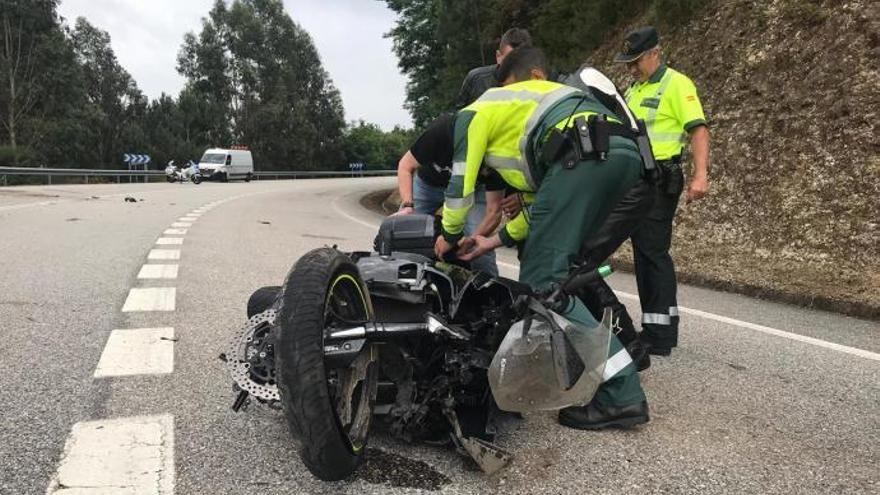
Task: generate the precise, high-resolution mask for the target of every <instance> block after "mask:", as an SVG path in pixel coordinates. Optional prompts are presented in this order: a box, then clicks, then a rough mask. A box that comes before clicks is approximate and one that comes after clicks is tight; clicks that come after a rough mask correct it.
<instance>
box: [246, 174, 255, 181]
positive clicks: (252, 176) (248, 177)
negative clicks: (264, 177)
mask: <svg viewBox="0 0 880 495" xmlns="http://www.w3.org/2000/svg"><path fill="white" fill-rule="evenodd" d="M253 178H254V174H252V173H250V172H248V173H247V175H245V176H244V181H245V182H250V181H251V179H253Z"/></svg>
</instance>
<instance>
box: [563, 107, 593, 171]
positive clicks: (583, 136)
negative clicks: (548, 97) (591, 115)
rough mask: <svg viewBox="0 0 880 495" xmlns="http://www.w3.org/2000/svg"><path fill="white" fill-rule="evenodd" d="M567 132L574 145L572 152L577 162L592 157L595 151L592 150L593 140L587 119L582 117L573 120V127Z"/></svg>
mask: <svg viewBox="0 0 880 495" xmlns="http://www.w3.org/2000/svg"><path fill="white" fill-rule="evenodd" d="M569 132H570V133H571V134H572V139H574V142H575V143H576V145H575V147H574V151H575V154H576V155H577V159H578V161H581V160H584V159H587V158H589V157H592V156H593V154H594V153H595V151H596V150H595V149H594V148H593V138H592V137H591V135H590V124H589V123H588V122H587V119H586V118H584V117H583V116H580V117H578V118H576V119H574V126H572V127H571V128H570V129H569Z"/></svg>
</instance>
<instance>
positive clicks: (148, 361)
mask: <svg viewBox="0 0 880 495" xmlns="http://www.w3.org/2000/svg"><path fill="white" fill-rule="evenodd" d="M173 372H174V329H173V328H170V327H164V328H136V329H132V330H113V331H112V332H110V337H108V338H107V343H106V344H105V345H104V352H103V353H102V354H101V359H100V360H99V361H98V367H97V368H96V369H95V375H94V376H95V378H105V377H110V376H131V375H159V374H166V373H173Z"/></svg>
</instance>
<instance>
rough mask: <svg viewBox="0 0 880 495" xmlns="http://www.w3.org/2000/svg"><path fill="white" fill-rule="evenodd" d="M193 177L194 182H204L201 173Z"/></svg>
mask: <svg viewBox="0 0 880 495" xmlns="http://www.w3.org/2000/svg"><path fill="white" fill-rule="evenodd" d="M191 179H192V181H193V184H201V183H202V176H201V175H199V174H195V175H193V176H192V178H191Z"/></svg>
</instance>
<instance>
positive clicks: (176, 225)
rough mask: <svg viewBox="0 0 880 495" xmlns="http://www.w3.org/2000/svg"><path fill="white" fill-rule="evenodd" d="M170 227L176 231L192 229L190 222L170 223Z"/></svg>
mask: <svg viewBox="0 0 880 495" xmlns="http://www.w3.org/2000/svg"><path fill="white" fill-rule="evenodd" d="M171 226H172V227H174V228H176V229H179V228H188V227H192V222H172V223H171Z"/></svg>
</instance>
